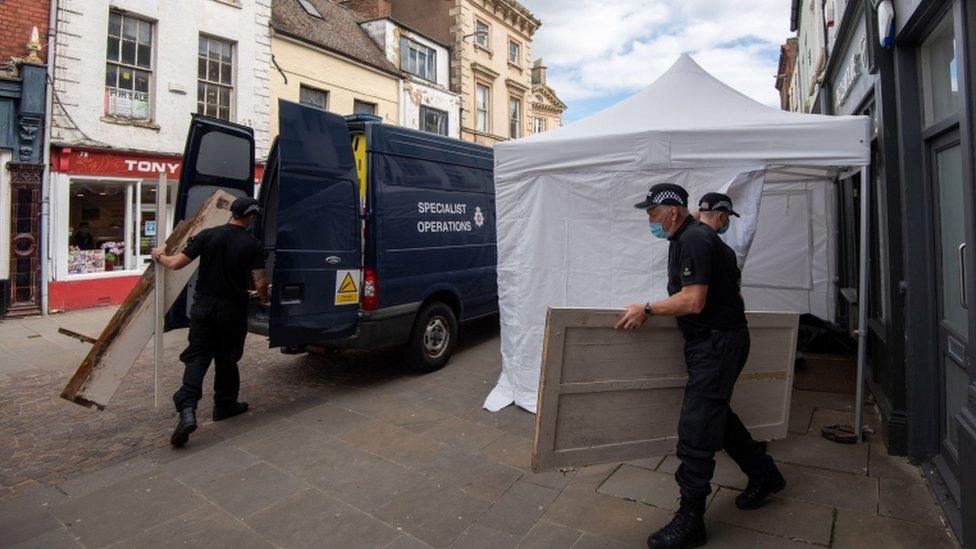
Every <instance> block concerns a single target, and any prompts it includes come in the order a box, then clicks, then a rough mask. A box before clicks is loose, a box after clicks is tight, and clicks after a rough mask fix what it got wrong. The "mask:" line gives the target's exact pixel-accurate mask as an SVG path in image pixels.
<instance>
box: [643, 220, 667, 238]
mask: <svg viewBox="0 0 976 549" xmlns="http://www.w3.org/2000/svg"><path fill="white" fill-rule="evenodd" d="M648 229H650V231H651V234H652V235H654V236H656V237H657V238H670V237H671V235H669V234H668V231H665V230H664V225H662V224H660V223H651V224H650V226H649V227H648Z"/></svg>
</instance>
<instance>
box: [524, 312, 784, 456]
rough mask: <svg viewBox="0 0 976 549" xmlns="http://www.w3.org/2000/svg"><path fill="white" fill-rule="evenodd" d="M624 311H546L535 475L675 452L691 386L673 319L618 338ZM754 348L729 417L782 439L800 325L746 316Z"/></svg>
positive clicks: (757, 433) (779, 317) (775, 316)
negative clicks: (680, 417) (683, 405)
mask: <svg viewBox="0 0 976 549" xmlns="http://www.w3.org/2000/svg"><path fill="white" fill-rule="evenodd" d="M621 313H622V311H619V310H608V309H567V308H554V309H549V312H548V316H547V321H546V338H545V343H544V347H543V352H542V372H541V377H540V380H539V401H538V407H537V414H536V432H535V441H534V444H533V451H532V470H533V471H536V472H539V471H546V470H550V469H558V468H562V467H576V466H586V465H594V464H597V463H610V462H617V461H628V460H632V459H641V458H646V457H650V456H659V455H664V454H667V453H670V452H673V451H674V447H675V444H676V443H677V438H678V435H677V432H678V415H679V413H680V411H681V401H682V398H683V396H684V386H685V383H686V382H687V380H688V375H687V370H686V367H685V362H684V338H682V336H681V332H680V331H679V330H678V325H677V323H676V322H675V319H674V318H671V317H654V318H651V319H650V320H649V321H648V322H647V323H646V324H644V326H642V327H641V328H639V329H637V330H634V331H630V332H624V331H617V330H614V325H615V324H616V322H617V319H618V318H619V317H620V315H621ZM746 316H747V318H748V321H749V332H750V337H751V339H752V348H751V352H750V354H749V360H748V362H747V363H746V366H745V368H744V369H743V371H742V373H741V374H740V376H739V380H738V381H737V382H736V385H735V391H734V393H733V395H732V408H733V409H734V410H735V411H736V413H737V414H738V415H739V417H740V418H741V419H742V422H743V423H745V425H746V427H748V428H749V430H750V432H752V435H753V437H754V438H756V439H757V440H773V439H778V438H784V437H786V433H787V429H788V427H789V409H790V394H791V388H792V386H793V364H794V359H795V354H796V336H797V326H798V324H799V315H797V314H794V313H747V314H746Z"/></svg>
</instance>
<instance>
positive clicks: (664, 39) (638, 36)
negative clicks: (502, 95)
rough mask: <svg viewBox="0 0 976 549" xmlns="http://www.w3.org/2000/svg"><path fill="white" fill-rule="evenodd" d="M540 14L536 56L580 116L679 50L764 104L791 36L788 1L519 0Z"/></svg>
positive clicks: (632, 88)
mask: <svg viewBox="0 0 976 549" xmlns="http://www.w3.org/2000/svg"><path fill="white" fill-rule="evenodd" d="M521 1H522V3H523V4H524V5H525V6H526V7H527V8H529V9H530V10H532V12H533V13H534V14H535V15H536V16H537V17H538V18H539V19H541V20H542V27H541V28H540V29H539V30H538V31H537V32H536V34H535V37H534V38H533V41H532V52H531V54H532V57H533V58H538V57H542V58H543V60H544V62H545V64H546V66H547V67H548V82H549V85H550V86H552V88H553V89H554V90H555V91H556V93H557V94H558V95H559V97H560V98H561V99H562V100H563V101H564V102H565V103H566V104H567V105H568V106H569V108H568V109H567V111H566V113H565V114H564V121H565V122H572V121H574V120H579V119H580V118H584V117H585V116H587V115H589V114H592V113H594V112H597V111H599V110H601V109H603V108H606V107H608V106H610V105H612V104H614V103H616V102H617V101H620V100H621V99H623V98H625V97H627V96H629V95H631V94H632V93H634V92H636V91H638V90H640V89H642V88H644V87H645V86H647V85H648V84H650V83H651V82H653V81H654V80H655V79H656V78H657V77H658V76H660V75H661V74H662V73H663V72H664V71H665V70H667V68H668V67H670V66H671V64H672V63H673V62H674V61H675V60H676V59H677V58H678V56H679V55H681V54H682V53H689V54H691V56H692V57H693V58H694V59H695V60H696V61H697V62H698V63H699V64H700V65H701V66H702V67H703V68H704V69H705V70H707V71H709V72H711V73H712V74H714V75H715V76H716V77H717V78H719V79H721V80H723V81H724V82H725V83H727V84H729V85H730V86H732V87H733V88H735V89H737V90H739V91H740V92H742V93H744V94H746V95H748V96H749V97H752V98H753V99H755V100H757V101H760V102H762V103H765V104H768V105H772V106H778V104H779V98H778V95H777V92H776V90H775V88H773V83H774V77H775V74H776V70H777V64H778V59H779V47H780V45H781V44H782V43H783V41H784V40H785V39H786V38H787V37H789V36H791V35H792V33H791V32H790V30H789V26H790V0H736V1H732V0H681V1H677V0H626V1H620V0H521Z"/></svg>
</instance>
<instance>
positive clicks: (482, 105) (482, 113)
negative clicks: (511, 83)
mask: <svg viewBox="0 0 976 549" xmlns="http://www.w3.org/2000/svg"><path fill="white" fill-rule="evenodd" d="M490 93H491V91H490V89H489V88H488V86H486V85H484V84H475V87H474V105H475V111H474V129H476V130H478V131H479V132H488V131H489V129H490V127H489V125H488V107H489V104H488V97H489V95H490Z"/></svg>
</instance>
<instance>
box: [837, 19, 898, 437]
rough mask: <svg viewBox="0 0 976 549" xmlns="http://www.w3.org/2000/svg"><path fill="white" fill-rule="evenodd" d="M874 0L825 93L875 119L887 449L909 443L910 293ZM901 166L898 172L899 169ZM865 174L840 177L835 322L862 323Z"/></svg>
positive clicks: (876, 362) (878, 370)
mask: <svg viewBox="0 0 976 549" xmlns="http://www.w3.org/2000/svg"><path fill="white" fill-rule="evenodd" d="M870 6H871V4H870V3H869V2H863V1H862V2H850V3H848V4H847V5H846V12H845V14H844V15H843V18H842V19H841V21H842V23H841V26H840V28H839V29H838V32H837V41H836V46H835V49H834V53H833V55H832V57H831V59H830V62H829V64H828V67H827V73H826V74H827V75H826V78H825V85H824V90H825V92H824V93H822V97H823V99H824V103H825V105H826V112H827V113H828V114H835V115H848V114H860V115H864V116H867V117H869V118H870V120H871V125H870V135H869V138H870V140H871V166H870V168H869V169H868V171H867V174H868V177H869V178H870V181H869V183H870V195H871V196H870V197H869V206H870V207H869V209H868V212H869V217H868V226H869V227H870V231H869V242H868V249H867V253H868V299H867V300H866V306H867V309H868V310H867V313H868V315H867V318H868V325H867V328H868V356H867V369H866V374H865V378H866V383H867V385H868V388H869V389H870V392H871V394H872V395H873V397H874V400H875V402H876V403H877V405H878V408H879V409H880V411H881V417H882V423H881V426H882V432H881V433H880V434H881V436H882V438H883V440H884V442H885V447H886V448H887V450H888V452H889V453H891V454H896V455H905V454H906V453H907V448H908V420H907V412H906V388H905V366H906V365H905V360H904V336H905V334H904V316H903V301H904V293H903V291H902V289H901V287H900V281H901V280H902V269H901V265H902V246H901V243H902V238H901V231H902V227H901V222H900V221H901V199H900V186H899V179H898V170H897V166H896V165H892V164H891V162H897V158H898V150H897V144H898V139H897V133H896V132H895V128H896V127H897V126H896V123H895V115H894V112H895V95H894V86H893V85H891V83H892V71H891V70H890V69H891V60H892V55H891V52H889V51H886V50H884V49H883V48H882V47H881V46H880V44H879V41H878V34H877V24H876V22H875V18H874V13H873V9H871V7H870ZM892 168H894V169H892ZM861 176H862V173H861V172H859V171H858V172H851V173H844V174H841V175H840V177H839V178H838V180H837V190H838V192H837V197H838V203H837V211H838V219H839V220H840V223H839V224H838V232H839V234H838V242H839V246H838V258H837V259H838V278H837V281H836V286H837V302H838V304H839V306H838V308H837V311H838V312H837V318H836V319H835V320H836V322H837V323H838V324H839V325H841V326H843V327H845V328H848V329H850V330H855V329H856V328H857V318H858V309H859V307H860V306H861V305H862V304H863V303H865V300H864V299H863V296H860V295H858V275H859V272H858V271H859V258H860V252H861V250H860V246H861V242H860V235H859V228H860V218H861V211H862V210H861V197H860V196H859V193H860V188H861V187H860V185H861V181H860V179H861Z"/></svg>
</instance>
